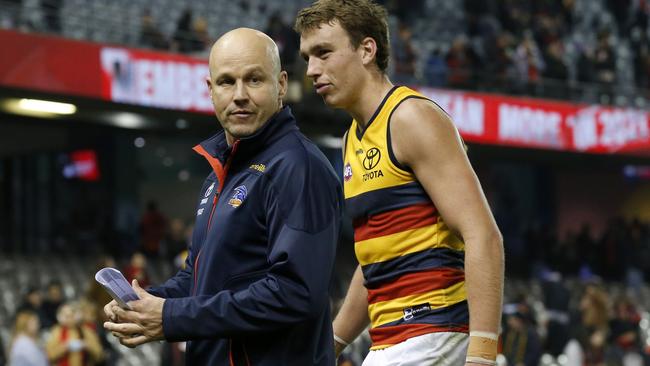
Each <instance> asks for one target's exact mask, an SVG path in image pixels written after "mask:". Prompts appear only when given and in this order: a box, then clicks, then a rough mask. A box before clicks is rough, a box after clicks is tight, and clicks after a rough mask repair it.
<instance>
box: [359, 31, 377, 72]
mask: <svg viewBox="0 0 650 366" xmlns="http://www.w3.org/2000/svg"><path fill="white" fill-rule="evenodd" d="M358 50H359V52H360V53H361V62H362V63H363V65H364V66H368V65H370V64H371V63H373V62H375V58H376V57H377V42H375V39H374V38H372V37H366V38H364V39H363V40H362V41H361V44H360V45H359V48H358Z"/></svg>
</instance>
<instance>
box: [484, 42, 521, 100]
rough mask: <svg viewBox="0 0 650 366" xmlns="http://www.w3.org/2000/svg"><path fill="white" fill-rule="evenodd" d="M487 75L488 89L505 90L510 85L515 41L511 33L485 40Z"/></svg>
mask: <svg viewBox="0 0 650 366" xmlns="http://www.w3.org/2000/svg"><path fill="white" fill-rule="evenodd" d="M484 49H485V60H486V62H485V66H484V67H485V75H484V77H483V79H484V80H485V81H486V82H487V85H488V87H494V88H497V89H504V88H506V87H508V85H509V84H510V82H509V79H511V73H512V57H513V54H514V39H513V37H512V35H511V34H510V33H509V32H501V33H498V34H497V35H496V36H495V37H493V38H487V39H486V40H485V46H484Z"/></svg>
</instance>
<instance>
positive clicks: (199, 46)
mask: <svg viewBox="0 0 650 366" xmlns="http://www.w3.org/2000/svg"><path fill="white" fill-rule="evenodd" d="M192 30H193V32H194V35H195V37H196V39H195V42H194V49H192V50H191V51H190V53H192V55H194V56H197V57H207V56H208V47H209V46H210V35H209V34H208V21H207V20H205V18H204V17H202V16H198V17H197V18H196V19H195V20H194V22H193V23H192Z"/></svg>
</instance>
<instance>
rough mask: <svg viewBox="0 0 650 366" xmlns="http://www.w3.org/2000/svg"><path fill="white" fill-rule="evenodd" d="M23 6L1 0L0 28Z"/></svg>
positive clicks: (13, 21)
mask: <svg viewBox="0 0 650 366" xmlns="http://www.w3.org/2000/svg"><path fill="white" fill-rule="evenodd" d="M22 6H23V1H22V0H0V9H2V12H0V28H18V27H20V26H21V12H22V9H21V8H22ZM0 365H2V363H0Z"/></svg>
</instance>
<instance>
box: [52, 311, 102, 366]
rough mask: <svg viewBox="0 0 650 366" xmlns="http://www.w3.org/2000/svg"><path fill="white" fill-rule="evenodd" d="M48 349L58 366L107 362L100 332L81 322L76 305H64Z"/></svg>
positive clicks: (53, 329) (59, 312) (90, 365)
mask: <svg viewBox="0 0 650 366" xmlns="http://www.w3.org/2000/svg"><path fill="white" fill-rule="evenodd" d="M57 320H58V324H57V325H55V326H54V327H53V328H52V331H51V332H50V335H49V337H48V339H47V343H46V347H45V348H46V350H47V356H48V358H49V360H50V362H51V363H52V364H54V365H58V366H63V365H65V366H92V365H96V364H97V363H98V362H101V361H102V360H103V359H104V352H103V350H102V345H101V343H100V342H99V338H98V337H97V333H96V332H95V331H93V330H92V329H91V328H89V327H88V326H86V325H84V324H83V323H82V317H81V314H80V313H79V308H78V306H77V305H76V304H72V303H65V304H63V305H61V307H59V311H58V313H57Z"/></svg>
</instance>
